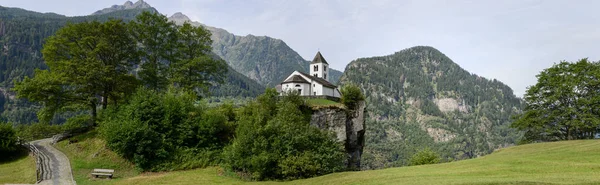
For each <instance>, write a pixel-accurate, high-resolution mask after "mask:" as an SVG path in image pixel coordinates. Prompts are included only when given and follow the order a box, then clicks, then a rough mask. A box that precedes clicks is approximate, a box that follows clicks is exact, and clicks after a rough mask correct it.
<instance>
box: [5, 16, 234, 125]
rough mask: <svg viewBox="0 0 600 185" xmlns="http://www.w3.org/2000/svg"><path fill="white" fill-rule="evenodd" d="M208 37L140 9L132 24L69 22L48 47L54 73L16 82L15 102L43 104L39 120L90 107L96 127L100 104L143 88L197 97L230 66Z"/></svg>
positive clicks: (46, 54) (202, 31)
mask: <svg viewBox="0 0 600 185" xmlns="http://www.w3.org/2000/svg"><path fill="white" fill-rule="evenodd" d="M210 43H211V40H210V32H208V31H207V30H206V29H204V28H202V27H193V26H191V25H190V24H184V25H183V26H177V25H175V24H174V23H173V22H170V21H168V19H167V18H166V16H164V15H160V14H157V13H150V12H143V13H141V14H140V15H138V16H137V18H136V19H135V21H132V22H129V23H125V22H123V21H121V20H109V21H107V22H102V23H101V22H97V21H92V22H82V23H77V24H67V25H66V26H65V27H63V28H61V29H60V30H59V31H57V33H56V34H55V35H54V36H51V37H50V38H49V39H48V41H47V43H46V44H44V47H43V50H42V53H43V58H44V60H45V61H46V64H47V65H48V67H49V69H47V70H37V71H36V73H35V76H34V77H33V78H29V77H25V79H23V80H22V81H20V82H16V83H15V88H14V90H15V91H16V92H17V95H18V97H21V98H27V99H29V100H30V101H34V102H40V103H41V104H42V105H43V106H44V108H43V109H42V110H41V111H40V112H39V113H38V117H39V118H40V121H42V122H49V121H50V120H51V119H52V118H53V116H54V114H55V113H56V112H58V111H63V110H68V109H70V108H75V109H81V107H88V108H89V109H88V110H89V112H90V114H91V115H92V122H93V123H95V118H96V109H97V107H98V106H99V105H101V107H102V108H103V109H106V107H107V105H108V104H109V103H112V104H115V105H116V104H117V103H118V102H119V101H121V100H123V99H125V98H126V97H127V96H128V95H130V94H131V93H132V92H134V90H135V89H136V88H137V87H138V85H139V84H143V85H144V86H145V87H147V88H150V89H153V90H162V91H164V90H166V89H167V88H168V86H169V85H174V86H176V87H181V88H183V89H186V90H190V91H195V92H196V93H198V95H200V94H201V93H203V92H205V91H206V90H208V86H210V85H211V84H213V82H216V83H221V82H223V78H224V76H225V74H226V72H227V64H226V63H225V62H224V61H222V60H215V59H213V58H212V57H211V56H210V55H209V51H210V49H211V48H210Z"/></svg>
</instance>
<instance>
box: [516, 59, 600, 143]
mask: <svg viewBox="0 0 600 185" xmlns="http://www.w3.org/2000/svg"><path fill="white" fill-rule="evenodd" d="M537 78H538V82H537V84H535V85H533V86H531V87H529V88H528V89H527V93H526V94H525V97H524V99H525V103H526V107H525V110H524V113H523V114H521V115H520V116H519V117H518V119H517V120H516V121H515V122H514V123H513V124H512V126H513V127H516V128H518V129H520V130H523V131H525V132H526V133H525V137H526V139H528V140H542V141H548V140H571V139H583V138H593V137H594V136H595V135H596V133H597V131H598V126H599V125H600V114H599V113H600V106H599V105H600V64H599V63H597V62H589V61H588V60H587V59H581V60H579V61H578V62H576V63H569V62H564V61H563V62H560V63H558V64H555V65H554V66H552V67H551V68H548V69H545V70H543V71H542V72H541V73H540V74H539V75H537Z"/></svg>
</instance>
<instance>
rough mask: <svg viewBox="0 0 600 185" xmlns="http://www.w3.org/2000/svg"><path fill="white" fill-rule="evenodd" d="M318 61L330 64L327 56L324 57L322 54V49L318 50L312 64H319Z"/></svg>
mask: <svg viewBox="0 0 600 185" xmlns="http://www.w3.org/2000/svg"><path fill="white" fill-rule="evenodd" d="M317 63H324V64H327V65H329V63H327V61H326V60H325V58H323V55H321V52H320V51H317V55H315V58H314V59H313V61H312V62H311V63H310V64H317Z"/></svg>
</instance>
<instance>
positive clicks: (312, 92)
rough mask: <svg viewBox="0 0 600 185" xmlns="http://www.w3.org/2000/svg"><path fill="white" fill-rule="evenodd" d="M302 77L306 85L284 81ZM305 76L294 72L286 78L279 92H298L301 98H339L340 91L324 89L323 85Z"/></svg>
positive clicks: (329, 88)
mask: <svg viewBox="0 0 600 185" xmlns="http://www.w3.org/2000/svg"><path fill="white" fill-rule="evenodd" d="M296 75H298V76H300V77H302V78H303V79H304V80H305V81H306V82H307V83H301V82H300V83H299V82H288V83H286V82H285V81H287V80H289V79H291V78H292V77H294V76H296ZM306 75H307V74H303V73H301V72H298V71H294V72H293V73H292V74H290V76H288V77H287V78H286V79H285V80H284V82H283V83H281V91H282V93H283V92H289V91H294V92H300V95H301V96H331V97H337V98H339V97H341V94H340V91H339V90H338V89H337V88H331V87H326V86H324V85H323V84H321V83H319V82H318V81H317V80H314V79H311V78H309V77H307V76H306Z"/></svg>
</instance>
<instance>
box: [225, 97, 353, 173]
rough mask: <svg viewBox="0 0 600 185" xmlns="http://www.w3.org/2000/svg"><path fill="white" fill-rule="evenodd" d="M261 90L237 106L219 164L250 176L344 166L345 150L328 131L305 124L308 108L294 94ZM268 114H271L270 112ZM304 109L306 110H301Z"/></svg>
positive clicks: (323, 170) (314, 171)
mask: <svg viewBox="0 0 600 185" xmlns="http://www.w3.org/2000/svg"><path fill="white" fill-rule="evenodd" d="M275 99H277V97H274V96H272V95H271V94H270V93H266V94H265V95H262V96H261V97H259V98H258V101H257V102H254V103H250V104H249V105H247V106H246V107H243V108H242V109H241V113H240V118H239V123H238V127H237V129H236V138H235V139H234V140H233V143H232V144H231V145H230V146H228V147H226V148H225V150H224V154H223V156H224V164H225V166H226V167H227V168H228V169H230V170H232V171H235V172H240V173H242V174H243V175H244V176H249V177H250V178H251V179H255V180H269V179H288V180H289V179H299V178H308V177H314V176H318V175H324V174H328V173H332V172H336V171H341V170H343V169H344V160H345V153H344V148H343V146H342V144H341V143H339V142H337V141H336V139H335V137H334V136H333V134H331V133H329V132H326V131H322V130H319V129H318V128H315V127H312V126H310V125H309V120H310V114H305V112H303V110H309V109H307V108H303V107H305V105H303V104H301V102H298V101H293V100H294V99H295V98H284V100H282V101H280V102H278V103H277V104H276V107H275V109H265V108H263V107H271V106H272V103H273V102H276V101H275ZM270 115H272V116H270ZM306 115H309V116H306Z"/></svg>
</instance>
